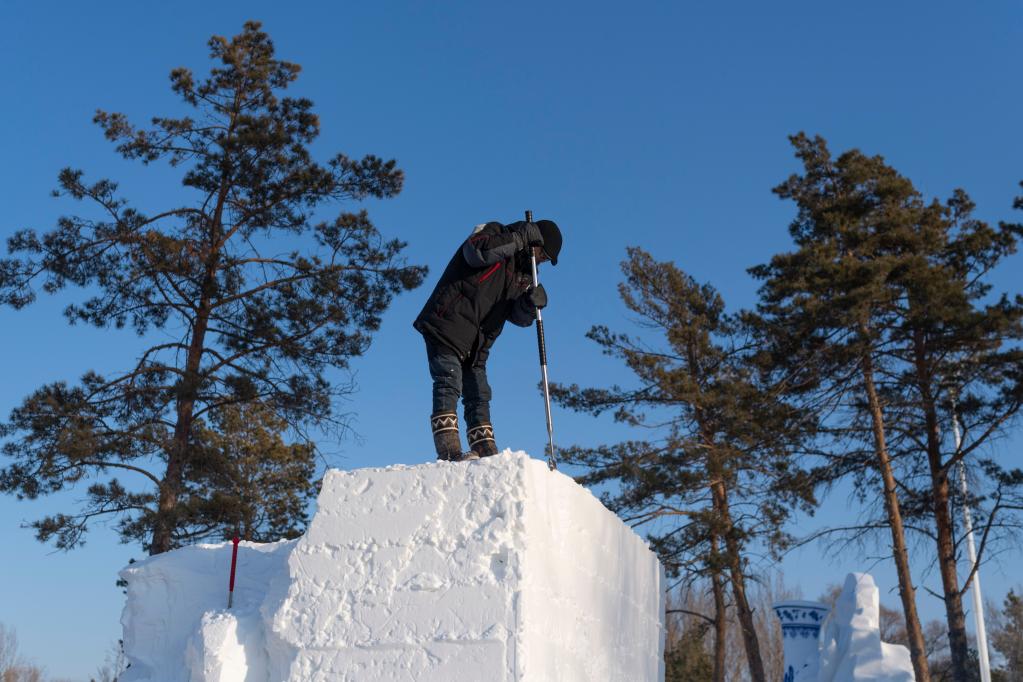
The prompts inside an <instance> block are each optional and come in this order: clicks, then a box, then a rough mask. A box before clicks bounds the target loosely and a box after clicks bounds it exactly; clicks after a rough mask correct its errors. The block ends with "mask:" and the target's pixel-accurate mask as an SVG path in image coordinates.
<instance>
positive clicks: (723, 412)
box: [552, 248, 812, 680]
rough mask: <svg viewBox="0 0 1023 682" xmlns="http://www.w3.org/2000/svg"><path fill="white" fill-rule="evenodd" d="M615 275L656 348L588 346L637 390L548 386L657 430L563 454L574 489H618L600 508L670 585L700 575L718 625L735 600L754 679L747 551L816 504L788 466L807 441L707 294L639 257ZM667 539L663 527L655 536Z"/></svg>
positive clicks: (734, 325)
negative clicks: (576, 476)
mask: <svg viewBox="0 0 1023 682" xmlns="http://www.w3.org/2000/svg"><path fill="white" fill-rule="evenodd" d="M628 254H629V258H628V260H627V261H625V262H624V263H623V264H622V270H623V272H624V274H625V277H626V281H625V282H624V283H622V284H621V285H620V287H619V291H620V294H621V297H622V300H623V301H624V303H625V305H626V307H627V308H628V309H629V310H631V311H633V312H635V313H637V314H638V315H639V316H640V318H641V320H642V322H641V324H642V325H643V326H644V327H646V328H648V329H651V330H654V331H655V332H656V334H657V335H658V336H660V337H661V339H660V342H661V343H662V344H663V343H666V347H665V348H660V347H656V348H655V347H651V346H649V345H647V344H646V343H645V342H644V341H643V340H642V339H635V338H631V337H630V336H628V335H626V334H618V333H613V332H611V331H610V330H609V329H607V328H606V327H602V326H597V327H594V328H593V329H592V330H591V331H590V333H589V334H588V336H589V337H590V338H591V339H593V340H594V341H596V342H597V343H598V344H599V345H600V346H601V347H602V348H603V349H604V352H605V353H606V354H608V355H611V356H613V357H617V358H620V359H621V360H622V361H624V362H625V364H626V365H627V366H628V367H629V369H630V370H632V372H633V373H635V375H636V377H637V379H638V380H639V383H640V386H639V387H638V388H636V389H633V390H628V389H624V388H621V387H619V386H612V387H610V388H605V389H598V388H585V389H584V388H580V387H578V386H575V385H573V386H555V387H553V388H552V394H553V396H554V398H555V399H556V400H558V401H559V402H561V403H562V404H564V405H566V406H567V407H569V408H572V409H576V410H580V411H584V412H588V413H591V414H594V415H599V414H601V413H603V412H604V411H607V410H614V411H615V418H616V419H617V420H618V421H621V422H624V423H627V424H630V425H633V426H637V427H639V426H646V425H647V419H648V418H650V419H651V420H654V421H656V423H657V424H660V425H663V430H662V431H661V432H659V433H658V435H659V436H661V437H659V438H657V439H650V440H642V441H627V442H623V443H617V444H613V445H608V446H601V447H597V448H579V447H576V448H569V449H566V450H563V452H562V456H563V457H565V458H566V459H567V460H569V461H572V462H574V463H577V464H581V465H583V466H585V467H587V468H589V469H590V472H589V473H587V474H586V475H584V476H582V477H580V481H581V482H583V483H585V484H588V485H595V484H600V483H604V482H609V481H614V482H616V483H617V484H618V486H619V487H618V490H619V491H618V492H617V493H616V494H614V495H606V496H605V503H606V504H607V505H608V506H609V507H610V508H611V509H613V510H615V511H617V512H618V513H619V514H621V515H622V516H623V517H624V518H625V519H626V520H627V521H629V522H631V523H636V524H642V523H648V522H653V521H656V522H657V527H658V531H656V532H652V533H651V540H652V542H653V545H654V547H655V548H656V550H657V551H658V553H659V554H660V556H661V558H662V560H663V561H664V562H665V563H666V565H667V566H668V568H669V569H670V570H671V571H672V572H673V573H674V574H681V575H683V576H685V577H687V578H688V579H690V580H695V579H700V578H707V579H708V580H709V582H710V584H711V586H712V588H713V590H714V596H715V611H716V613H715V618H714V622H715V623H716V624H719V625H720V624H722V623H723V622H724V609H725V603H724V589H725V586H726V584H727V586H728V587H730V589H731V593H732V601H733V604H734V606H735V609H736V614H737V616H738V621H739V624H740V629H741V631H742V635H743V644H744V646H745V650H746V659H747V663H748V666H749V671H750V676H751V678H752V679H753V680H764V679H765V673H764V666H763V660H762V656H761V653H760V646H761V645H760V642H759V638H758V635H757V631H756V626H755V619H754V616H753V611H752V608H751V606H750V603H749V597H748V585H747V583H748V557H747V553H748V547H749V545H750V543H751V542H753V541H754V540H755V539H758V540H762V541H765V542H775V543H778V542H780V541H781V540H782V539H783V533H782V531H781V527H782V525H783V521H784V519H785V517H786V515H787V514H788V513H789V511H790V510H791V509H792V508H793V506H795V505H798V504H808V503H810V502H812V500H811V499H809V497H808V496H807V490H808V489H807V487H806V486H802V485H797V484H796V483H798V482H799V480H800V477H799V476H798V475H797V474H798V472H796V471H794V470H793V469H792V467H791V458H790V454H791V452H792V450H793V448H794V447H796V445H797V444H798V443H799V442H800V439H801V438H802V437H804V434H803V433H802V428H803V427H802V424H803V421H802V417H801V415H800V414H799V413H798V411H795V410H792V409H790V408H788V407H787V406H785V405H784V404H782V403H781V402H779V401H778V400H776V399H774V398H773V397H772V396H771V394H770V392H769V390H767V389H766V388H765V387H764V386H762V385H760V384H759V382H758V380H757V376H758V373H757V371H756V368H755V366H754V363H753V356H754V354H755V353H754V349H753V346H752V345H751V344H750V343H749V341H750V339H748V338H747V337H746V336H745V334H744V330H743V328H742V326H741V324H740V322H739V320H738V318H736V317H735V316H732V315H728V314H727V313H726V312H725V306H724V301H723V300H722V298H721V297H720V295H719V294H718V293H717V292H716V291H715V290H714V289H713V287H711V286H709V285H701V284H698V283H697V282H696V281H694V280H693V279H692V278H691V277H689V276H688V275H686V274H685V273H683V272H682V271H681V270H679V269H678V268H677V267H676V266H674V265H673V264H672V263H664V262H657V261H655V260H654V259H653V258H652V257H651V256H650V255H649V254H648V253H646V252H644V251H642V250H641V249H639V248H630V249H629V250H628ZM662 529H663V530H662ZM716 630H717V638H716V639H717V640H718V642H717V643H716V645H715V646H716V656H715V661H716V665H715V672H714V678H715V679H722V678H723V670H722V669H721V668H722V665H721V661H722V660H723V656H722V655H721V654H722V648H721V647H722V646H723V627H718V628H716Z"/></svg>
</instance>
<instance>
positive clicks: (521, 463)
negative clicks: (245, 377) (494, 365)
mask: <svg viewBox="0 0 1023 682" xmlns="http://www.w3.org/2000/svg"><path fill="white" fill-rule="evenodd" d="M242 547H243V550H247V551H245V552H243V553H242V554H240V555H239V565H238V580H239V585H240V586H244V587H245V589H244V590H243V591H242V592H241V593H240V594H239V593H236V597H235V608H234V609H233V610H232V611H230V612H225V610H224V609H223V608H222V606H223V604H222V602H223V600H224V591H225V587H226V579H227V573H226V570H227V564H228V563H229V555H230V549H229V545H226V544H225V545H220V546H214V545H207V546H202V547H201V548H198V549H196V548H189V549H188V550H180V551H179V552H171V553H169V554H167V555H162V556H160V557H154V558H153V559H149V560H147V561H146V562H142V564H137V565H135V566H134V567H132V568H130V569H127V570H126V571H125V572H124V573H123V574H122V575H124V576H125V577H126V578H127V579H128V581H129V601H128V605H127V606H126V608H125V617H124V619H123V621H124V624H125V631H126V638H125V642H126V653H127V654H128V657H129V660H130V661H132V663H133V667H132V669H131V670H129V673H130V674H129V675H128V676H126V677H125V680H126V681H137V682H141V681H142V680H147V681H149V682H156V681H160V682H178V681H180V682H191V681H192V680H195V681H198V680H202V681H203V682H227V681H228V680H235V679H237V680H244V681H245V682H257V681H259V682H262V681H264V680H265V681H266V682H277V681H279V680H294V681H299V680H301V681H302V682H317V681H321V680H322V681H326V680H331V681H334V680H338V681H342V680H353V681H355V680H357V681H359V682H372V681H376V680H389V681H390V680H408V681H409V682H412V681H413V680H414V681H417V682H430V681H432V680H437V681H440V680H443V681H444V682H449V681H452V680H455V681H458V680H465V681H469V682H475V681H477V680H478V681H483V680H486V681H488V682H490V681H494V682H500V681H508V682H513V681H514V682H519V681H529V682H544V681H551V682H553V681H555V680H557V681H559V682H571V681H573V680H580V681H582V680H587V681H588V680H622V681H628V682H633V681H645V680H663V677H664V668H663V655H662V654H663V646H664V643H663V636H664V628H663V612H664V604H663V594H664V577H663V572H662V569H661V566H660V564H659V562H658V561H657V559H656V557H655V555H654V554H653V553H652V552H650V550H649V549H648V548H647V546H646V544H645V543H644V542H643V540H642V539H640V538H639V537H638V536H637V535H636V534H635V533H634V532H633V531H632V530H631V529H630V528H629V527H628V526H626V525H625V524H624V523H622V521H621V520H619V519H618V518H617V517H616V516H615V515H614V514H612V513H611V512H609V511H608V510H607V509H605V508H604V507H603V505H602V504H601V503H600V502H599V501H598V500H597V499H596V498H595V497H594V496H593V495H592V494H590V493H589V492H588V491H587V490H585V489H584V488H582V487H580V486H578V485H577V484H576V483H575V482H574V481H572V479H571V478H569V477H567V476H565V475H563V474H561V473H559V472H551V471H548V469H547V467H546V465H545V464H544V463H543V462H540V461H536V460H532V459H530V458H529V457H528V456H526V455H525V454H524V453H510V452H507V451H506V452H505V453H504V454H502V455H500V456H497V457H492V458H487V459H484V460H480V461H478V462H471V463H460V464H451V463H432V464H423V465H418V466H393V467H388V468H384V469H360V470H356V471H330V472H328V474H327V476H326V477H325V479H324V483H323V488H322V490H321V492H320V497H319V503H318V510H317V512H316V515H315V517H314V518H313V521H312V523H311V525H310V527H309V530H308V531H307V533H306V534H305V536H303V537H302V538H300V539H299V540H298V541H295V542H292V543H278V545H274V546H271V547H273V548H274V551H272V552H267V551H263V552H262V554H259V555H258V556H257V554H258V552H257V551H256V550H258V549H259V548H260V546H253V547H247V546H246V544H244V543H243V545H242ZM188 552H191V554H187V556H186V553H188ZM214 554H215V555H216V558H215V559H214V558H212V555H214ZM271 556H272V559H273V561H272V562H270V561H268V560H269V559H270V558H271ZM252 559H256V560H257V561H256V564H258V566H257V565H256V564H253V565H252V568H251V569H250V567H249V566H248V565H247V564H248V563H252V562H251V561H249V560H252ZM260 560H261V561H262V563H260V562H259V561H260ZM271 563H273V565H274V566H276V570H275V571H267V570H265V569H266V568H267V567H269V566H270V565H271ZM194 564H195V565H200V567H201V570H195V568H194V566H193V565H194ZM214 566H216V567H217V568H216V570H213V569H212V568H211V567H214ZM247 574H248V577H246V576H247ZM182 576H184V577H182ZM246 580H248V582H245V581H246ZM191 582H195V583H201V584H198V585H192V584H189V583H191ZM133 583H134V586H133ZM193 593H194V596H189V597H188V598H187V599H183V595H186V594H193ZM154 595H156V596H155V597H154ZM179 601H180V603H179ZM203 604H205V607H204V608H203V607H202V606H201V605H203ZM137 627H141V628H143V630H140V631H138V632H135V631H134V630H136V629H137ZM168 633H173V636H169V635H168ZM161 646H162V647H163V648H161ZM136 661H137V662H138V663H139V665H138V666H137V667H136V666H135V663H136Z"/></svg>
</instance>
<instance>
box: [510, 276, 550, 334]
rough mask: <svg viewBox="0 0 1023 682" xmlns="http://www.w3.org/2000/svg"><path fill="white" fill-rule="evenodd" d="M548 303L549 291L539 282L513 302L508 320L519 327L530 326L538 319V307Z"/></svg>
mask: <svg viewBox="0 0 1023 682" xmlns="http://www.w3.org/2000/svg"><path fill="white" fill-rule="evenodd" d="M546 305H547V292H546V291H545V290H544V288H543V285H542V284H537V285H536V288H533V287H529V288H528V289H526V291H525V292H524V293H523V294H522V295H521V296H519V297H518V298H516V299H515V301H514V302H513V303H512V306H511V314H510V315H509V316H508V320H509V321H510V322H511V323H512V324H514V325H517V326H519V327H528V326H530V325H531V324H533V320H535V319H536V309H537V308H543V307H545V306H546Z"/></svg>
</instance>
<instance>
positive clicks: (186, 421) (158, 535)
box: [149, 315, 208, 556]
mask: <svg viewBox="0 0 1023 682" xmlns="http://www.w3.org/2000/svg"><path fill="white" fill-rule="evenodd" d="M207 320H208V317H207V316H204V315H200V316H199V317H197V318H196V321H195V329H194V330H193V332H192V341H191V343H190V344H189V347H188V357H187V358H186V360H185V375H184V377H182V379H181V388H180V394H179V396H178V402H177V410H176V412H177V419H176V421H175V424H174V439H173V441H171V446H170V447H169V448H168V449H167V470H166V471H165V472H164V475H163V480H162V481H160V498H159V502H158V505H157V510H156V519H155V521H154V524H153V542H152V544H151V545H150V547H149V554H150V556H153V555H155V554H162V553H163V552H166V551H168V550H170V549H171V548H172V547H173V542H174V529H175V528H176V527H177V523H176V521H175V519H174V517H175V515H176V510H177V506H178V497H179V496H180V495H181V488H182V485H183V483H184V471H185V463H186V462H187V461H188V457H189V439H190V437H191V434H192V420H193V414H194V412H195V399H196V396H197V394H198V391H199V368H200V363H201V361H202V352H203V342H204V340H205V337H206V327H207V324H208V322H207Z"/></svg>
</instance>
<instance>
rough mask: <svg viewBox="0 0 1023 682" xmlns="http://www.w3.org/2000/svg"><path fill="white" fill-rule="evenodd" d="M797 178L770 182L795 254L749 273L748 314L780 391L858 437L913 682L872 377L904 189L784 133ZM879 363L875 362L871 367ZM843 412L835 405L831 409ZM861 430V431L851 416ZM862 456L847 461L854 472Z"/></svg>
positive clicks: (905, 214)
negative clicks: (753, 286)
mask: <svg viewBox="0 0 1023 682" xmlns="http://www.w3.org/2000/svg"><path fill="white" fill-rule="evenodd" d="M792 143H793V146H794V147H795V148H796V156H797V157H798V158H799V159H800V161H802V163H803V166H804V172H803V174H802V175H792V176H791V177H790V178H789V179H788V180H787V181H786V182H784V183H783V184H781V185H780V186H778V187H776V188H775V190H774V191H775V193H777V194H778V195H779V196H780V197H782V198H784V199H792V200H793V201H794V202H795V203H796V206H797V208H798V213H797V216H796V219H795V220H794V221H793V222H792V224H791V226H790V227H789V233H790V234H791V235H792V238H793V240H794V241H795V244H796V247H797V250H796V251H793V252H791V253H784V254H779V255H776V256H774V257H773V258H772V259H771V261H770V263H769V264H767V265H761V266H757V267H755V268H752V269H751V271H750V272H751V273H752V274H753V275H754V276H755V277H757V278H759V279H762V280H763V281H764V283H763V285H762V287H761V289H760V297H761V302H760V304H759V306H758V312H759V313H760V314H761V315H762V316H763V322H762V325H761V326H762V328H763V329H764V330H765V331H766V332H767V333H768V334H769V337H770V340H771V344H772V346H773V352H772V361H773V362H775V363H776V365H777V368H778V370H779V371H780V372H782V373H783V374H784V375H785V377H786V378H785V382H786V386H787V387H788V390H789V394H790V395H792V394H794V393H797V392H798V393H801V394H802V395H804V396H807V395H810V396H815V397H816V398H817V399H818V401H819V402H818V403H817V404H816V405H815V407H817V408H818V409H819V410H820V412H821V413H822V414H830V415H831V420H832V422H834V421H840V422H841V425H840V426H839V427H838V429H839V430H840V431H841V432H842V433H845V434H849V436H850V437H853V438H855V437H856V435H857V431H859V432H860V433H859V435H860V437H863V438H865V439H868V440H869V442H870V444H871V446H872V450H873V453H872V454H873V457H874V471H876V473H877V475H878V476H879V477H880V479H881V484H880V488H881V494H882V499H883V502H884V508H885V512H886V515H887V525H888V527H889V529H890V532H891V541H892V551H893V555H894V560H895V565H896V570H897V573H898V578H899V593H900V597H901V599H902V607H903V612H904V614H905V618H906V628H907V633H908V635H909V650H910V656H911V658H912V661H913V669H914V672H915V674H916V679H917V680H918V682H927V680H929V679H930V676H929V672H928V668H927V655H926V651H925V647H924V641H923V633H922V631H921V626H920V618H919V616H918V615H917V610H916V591H915V588H914V587H913V580H912V575H911V573H910V567H909V553H908V549H907V545H906V534H905V529H904V521H903V512H902V508H901V504H900V500H899V495H898V486H897V482H896V479H895V473H894V469H893V465H892V458H891V453H890V451H889V446H888V438H889V434H888V423H887V422H886V419H885V407H886V406H885V404H884V402H883V400H882V396H883V394H884V387H883V386H881V387H879V386H878V381H879V377H881V378H883V377H884V376H886V375H887V373H888V371H889V368H888V367H887V366H885V365H884V364H883V363H884V361H885V357H884V356H883V355H882V354H881V348H882V346H883V344H884V342H885V340H886V333H887V330H889V329H890V328H891V327H892V326H893V325H894V322H895V320H894V318H895V307H896V305H897V302H898V296H897V295H896V294H895V293H894V292H892V290H891V289H890V288H889V287H888V286H887V282H888V280H889V279H890V277H891V276H892V274H893V272H894V271H895V269H896V267H897V266H898V265H900V263H899V261H898V259H897V258H896V257H895V255H894V254H897V253H898V252H899V250H900V248H901V246H902V244H900V243H899V240H900V239H902V240H904V239H905V238H906V237H905V230H906V228H907V226H908V225H909V224H912V222H913V219H914V216H912V215H911V213H912V212H915V211H918V210H919V209H920V206H918V204H917V199H916V195H915V191H914V189H913V187H912V185H911V184H910V183H909V182H908V181H906V180H905V179H904V178H902V177H900V176H899V175H898V174H897V173H895V172H894V171H893V170H892V169H890V168H888V167H887V166H886V165H885V164H884V162H883V160H882V159H880V158H878V157H873V158H867V157H865V156H863V155H861V154H858V153H855V152H851V153H847V154H845V155H843V156H841V157H840V158H839V159H837V160H834V159H832V157H831V155H830V152H829V151H828V149H827V146H826V144H825V142H824V140H822V139H821V138H819V137H818V138H814V139H812V140H811V139H809V138H807V137H806V136H805V135H803V134H799V135H796V136H794V137H793V138H792ZM879 363H882V364H879ZM842 410H844V411H842ZM863 417H866V420H865V421H866V424H867V425H869V426H868V430H867V431H866V433H862V430H863V423H862V421H860V419H861V418H863ZM861 463H862V460H861V459H859V458H857V459H855V460H853V461H852V463H851V465H850V464H846V466H852V467H853V468H854V470H855V468H856V467H857V465H859V464H861Z"/></svg>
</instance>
